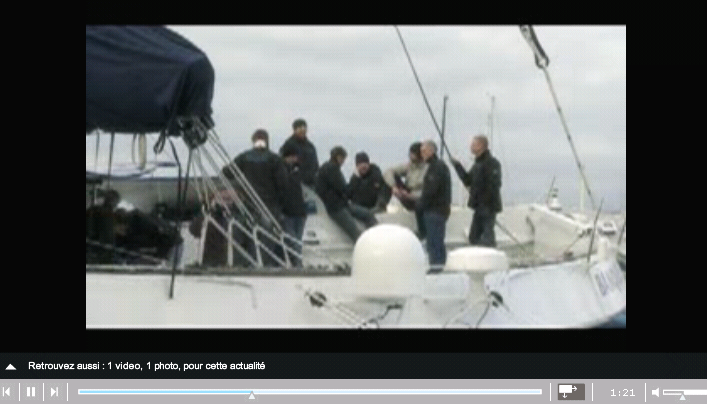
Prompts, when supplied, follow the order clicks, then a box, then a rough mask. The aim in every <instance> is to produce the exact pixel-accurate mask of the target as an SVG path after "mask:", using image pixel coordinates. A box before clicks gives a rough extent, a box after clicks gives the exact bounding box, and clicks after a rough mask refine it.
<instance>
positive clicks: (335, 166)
mask: <svg viewBox="0 0 708 404" xmlns="http://www.w3.org/2000/svg"><path fill="white" fill-rule="evenodd" d="M346 158H347V152H346V151H345V150H344V148H343V147H341V146H337V147H334V148H333V149H332V151H331V152H330V159H329V161H327V162H326V163H324V164H322V167H320V169H319V171H317V176H316V179H315V191H316V192H317V195H319V197H320V198H322V202H324V205H325V208H327V214H328V215H329V216H330V217H331V218H332V219H333V220H334V221H335V222H337V224H339V226H341V227H342V229H343V230H344V231H345V232H346V233H347V234H348V235H349V237H351V239H352V240H353V241H354V242H355V243H356V241H357V239H358V238H359V236H360V235H361V231H360V230H359V228H358V227H357V224H356V222H355V221H354V218H357V219H359V220H362V221H363V222H364V223H365V224H366V227H367V228H368V227H372V226H375V225H376V224H377V223H378V222H377V221H376V218H375V217H374V215H373V214H371V212H369V210H368V209H365V208H363V207H361V206H357V205H356V204H351V203H349V198H348V197H347V185H346V182H345V181H344V175H342V169H341V167H342V165H343V164H344V160H345V159H346Z"/></svg>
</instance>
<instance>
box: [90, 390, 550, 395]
mask: <svg viewBox="0 0 708 404" xmlns="http://www.w3.org/2000/svg"><path fill="white" fill-rule="evenodd" d="M251 393H253V394H255V395H260V394H287V395H292V394H302V395H313V394H329V395H332V394H337V395H356V394H359V395H379V394H394V395H404V394H406V395H418V394H427V395H441V394H456V395H540V394H542V390H541V389H531V390H528V389H453V390H435V389H433V390H430V389H428V390H423V389H406V390H392V389H376V390H339V389H316V390H284V389H265V390H228V389H110V390H108V389H79V394H82V395H87V394H103V395H118V394H165V395H171V394H251Z"/></svg>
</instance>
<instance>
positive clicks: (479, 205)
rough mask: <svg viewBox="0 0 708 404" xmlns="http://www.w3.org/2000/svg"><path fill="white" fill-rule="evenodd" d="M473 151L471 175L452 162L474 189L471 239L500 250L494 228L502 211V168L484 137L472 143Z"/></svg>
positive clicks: (458, 172) (455, 161)
mask: <svg viewBox="0 0 708 404" xmlns="http://www.w3.org/2000/svg"><path fill="white" fill-rule="evenodd" d="M470 150H471V151H472V154H473V155H474V156H475V160H474V164H473V165H472V168H470V171H469V172H465V169H464V167H462V164H460V162H459V161H457V160H452V164H453V166H454V167H455V171H457V175H458V176H459V177H460V179H461V180H462V182H463V183H464V184H465V186H467V187H469V189H470V198H469V201H468V202H467V206H469V207H470V208H471V209H473V210H474V216H473V217H472V224H471V226H470V234H469V236H468V238H469V241H470V244H472V245H480V246H486V247H496V245H497V244H496V241H495V239H494V226H495V223H496V215H497V213H499V212H501V211H502V202H501V193H500V192H499V189H500V188H501V164H499V161H497V159H495V158H494V157H492V155H491V154H490V153H489V149H488V142H487V137H486V136H484V135H478V136H475V137H474V139H472V144H471V145H470Z"/></svg>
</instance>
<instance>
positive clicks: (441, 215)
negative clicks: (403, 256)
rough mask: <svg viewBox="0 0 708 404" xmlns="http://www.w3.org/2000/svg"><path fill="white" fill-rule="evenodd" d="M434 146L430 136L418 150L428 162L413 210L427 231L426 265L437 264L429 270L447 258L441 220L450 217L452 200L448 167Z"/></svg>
mask: <svg viewBox="0 0 708 404" xmlns="http://www.w3.org/2000/svg"><path fill="white" fill-rule="evenodd" d="M436 153H437V146H436V145H435V142H433V141H432V140H428V141H426V142H424V143H423V145H422V146H421V148H420V154H421V156H422V157H423V160H424V161H425V162H426V163H427V164H428V170H427V171H426V173H425V177H424V178H423V194H422V195H421V197H420V199H418V200H417V201H416V211H417V212H422V214H423V221H424V223H425V230H426V233H427V236H426V241H427V250H428V260H429V261H430V265H435V266H438V268H433V269H432V272H439V271H441V270H442V268H441V266H442V265H444V264H445V261H446V260H447V252H446V250H445V223H446V222H447V219H448V218H449V217H450V203H451V202H452V183H451V180H450V170H449V169H448V168H447V165H446V164H445V163H444V162H443V161H442V160H440V159H438V158H437V156H436Z"/></svg>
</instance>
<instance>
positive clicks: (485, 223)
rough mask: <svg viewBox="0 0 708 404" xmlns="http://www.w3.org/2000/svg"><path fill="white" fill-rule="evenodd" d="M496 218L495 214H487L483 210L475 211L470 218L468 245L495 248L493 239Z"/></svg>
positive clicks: (495, 244)
mask: <svg viewBox="0 0 708 404" xmlns="http://www.w3.org/2000/svg"><path fill="white" fill-rule="evenodd" d="M496 216H497V215H496V213H489V212H487V211H485V210H484V209H475V211H474V215H473V216H472V225H471V226H470V234H469V241H470V244H472V245H478V246H484V247H494V248H496V246H497V243H496V241H495V239H494V226H495V223H496Z"/></svg>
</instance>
